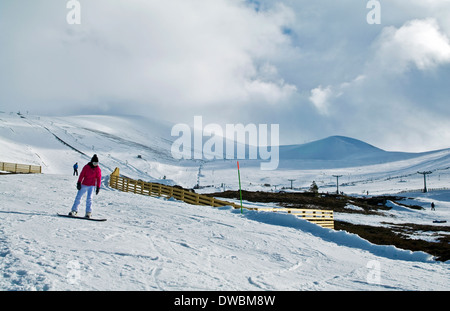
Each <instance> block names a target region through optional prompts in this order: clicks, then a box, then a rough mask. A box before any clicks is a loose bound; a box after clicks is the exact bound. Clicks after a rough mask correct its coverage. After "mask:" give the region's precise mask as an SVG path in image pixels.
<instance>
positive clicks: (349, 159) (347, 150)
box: [280, 136, 436, 168]
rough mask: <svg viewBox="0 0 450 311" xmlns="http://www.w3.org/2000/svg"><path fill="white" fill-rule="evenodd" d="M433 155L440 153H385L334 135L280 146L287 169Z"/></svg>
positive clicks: (384, 161) (366, 162)
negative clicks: (290, 167) (304, 165)
mask: <svg viewBox="0 0 450 311" xmlns="http://www.w3.org/2000/svg"><path fill="white" fill-rule="evenodd" d="M433 152H436V151H429V152H422V153H410V152H394V151H385V150H383V149H380V148H378V147H375V146H373V145H371V144H368V143H366V142H363V141H361V140H358V139H355V138H350V137H345V136H330V137H327V138H324V139H320V140H316V141H313V142H309V143H305V144H299V145H284V146H280V162H281V163H282V166H283V167H289V166H292V165H295V166H298V164H299V162H305V164H306V163H307V165H311V164H312V163H315V165H312V167H315V168H322V167H323V168H326V167H330V166H336V167H346V166H359V165H370V164H380V163H387V162H393V161H401V160H407V159H412V158H416V157H420V156H424V155H427V154H430V153H433ZM300 166H302V165H300Z"/></svg>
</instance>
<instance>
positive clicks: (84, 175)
mask: <svg viewBox="0 0 450 311" xmlns="http://www.w3.org/2000/svg"><path fill="white" fill-rule="evenodd" d="M101 181H102V170H101V169H100V167H99V166H95V167H92V166H90V165H89V163H88V164H86V165H85V166H84V167H83V170H82V171H81V174H80V176H79V177H78V182H81V184H82V185H85V186H97V187H99V188H100V186H101Z"/></svg>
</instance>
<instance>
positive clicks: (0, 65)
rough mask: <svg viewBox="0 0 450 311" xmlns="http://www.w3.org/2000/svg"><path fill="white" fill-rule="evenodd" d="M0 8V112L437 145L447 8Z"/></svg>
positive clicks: (215, 2) (170, 4) (89, 1)
mask: <svg viewBox="0 0 450 311" xmlns="http://www.w3.org/2000/svg"><path fill="white" fill-rule="evenodd" d="M68 2H69V1H65V0H1V1H0V111H4V112H9V111H21V112H25V111H29V113H32V114H40V115H71V114H93V113H98V114H142V115H146V116H153V117H158V118H162V119H166V120H169V121H173V122H176V123H188V124H192V123H193V120H194V116H202V117H203V122H204V123H205V124H208V123H219V124H221V125H223V126H224V125H225V124H227V123H231V124H237V123H243V124H249V123H255V124H260V123H265V124H279V125H280V142H281V143H282V144H290V143H304V142H309V141H312V140H315V139H321V138H325V137H327V136H331V135H344V136H350V137H353V138H357V139H361V140H364V141H366V142H368V143H371V144H373V145H376V146H377V147H380V148H384V149H386V150H398V151H425V150H431V149H438V148H448V147H450V0H409V1H405V0H389V1H386V0H384V1H383V0H380V1H379V2H380V4H381V14H380V18H381V20H380V22H381V23H380V24H369V23H368V22H367V15H368V14H369V13H370V12H371V9H370V8H367V4H368V3H369V1H366V0H340V1H330V0H315V1H310V0H278V1H275V0H260V1H255V0H253V1H249V0H247V1H245V0H164V1H157V0H115V1H110V0H79V3H80V4H81V12H80V17H81V20H80V21H81V24H79V25H77V24H69V23H68V22H67V15H68V14H69V13H70V12H71V9H70V8H69V9H68V8H67V7H66V6H67V3H68Z"/></svg>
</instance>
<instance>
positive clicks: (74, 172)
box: [73, 162, 78, 176]
mask: <svg viewBox="0 0 450 311" xmlns="http://www.w3.org/2000/svg"><path fill="white" fill-rule="evenodd" d="M75 175H77V176H78V162H77V163H75V164H74V165H73V176H75Z"/></svg>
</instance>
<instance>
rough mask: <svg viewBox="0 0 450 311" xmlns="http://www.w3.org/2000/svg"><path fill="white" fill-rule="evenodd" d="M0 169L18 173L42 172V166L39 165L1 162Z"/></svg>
mask: <svg viewBox="0 0 450 311" xmlns="http://www.w3.org/2000/svg"><path fill="white" fill-rule="evenodd" d="M0 171H4V172H10V173H16V174H41V173H42V168H41V167H40V166H37V165H28V164H17V163H7V162H0Z"/></svg>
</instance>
